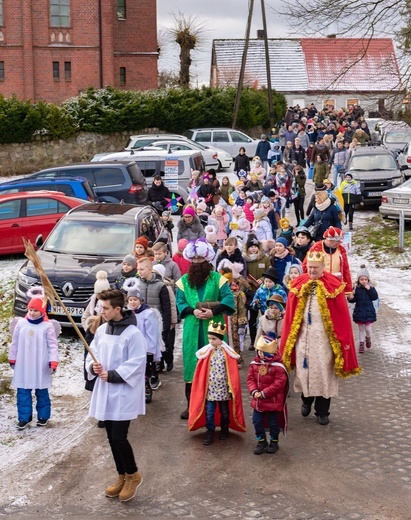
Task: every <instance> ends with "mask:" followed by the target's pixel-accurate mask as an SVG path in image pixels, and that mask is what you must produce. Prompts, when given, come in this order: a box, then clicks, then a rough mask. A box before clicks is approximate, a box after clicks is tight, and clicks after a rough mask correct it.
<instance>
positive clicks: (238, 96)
mask: <svg viewBox="0 0 411 520" xmlns="http://www.w3.org/2000/svg"><path fill="white" fill-rule="evenodd" d="M253 10H254V0H250V9H249V11H248V20H247V29H246V36H245V43H244V50H243V58H242V60H241V69H240V76H239V78H238V85H237V94H236V97H235V102H234V115H233V124H232V125H231V127H232V128H235V125H236V124H237V117H238V108H239V106H240V99H241V93H242V90H243V83H244V73H245V65H246V63H247V53H248V44H249V42H250V30H251V20H252V18H253Z"/></svg>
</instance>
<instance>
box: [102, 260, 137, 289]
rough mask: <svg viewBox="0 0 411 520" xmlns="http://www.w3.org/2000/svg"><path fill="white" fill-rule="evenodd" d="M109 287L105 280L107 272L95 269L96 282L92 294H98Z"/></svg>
mask: <svg viewBox="0 0 411 520" xmlns="http://www.w3.org/2000/svg"><path fill="white" fill-rule="evenodd" d="M130 256H131V255H130ZM109 289H110V284H109V282H108V280H107V273H106V272H105V271H97V274H96V282H95V283H94V294H99V293H101V292H102V291H108V290H109Z"/></svg>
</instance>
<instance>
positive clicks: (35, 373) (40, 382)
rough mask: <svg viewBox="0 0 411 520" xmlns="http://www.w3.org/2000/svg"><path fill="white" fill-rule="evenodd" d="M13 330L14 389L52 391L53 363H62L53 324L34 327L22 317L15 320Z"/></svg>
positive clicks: (46, 322)
mask: <svg viewBox="0 0 411 520" xmlns="http://www.w3.org/2000/svg"><path fill="white" fill-rule="evenodd" d="M14 323H15V326H14ZM13 327H14V329H13ZM11 330H12V334H13V336H12V340H11V346H10V352H9V359H10V360H13V361H14V360H15V361H16V365H15V367H14V373H13V382H12V385H13V387H14V388H24V389H27V390H33V389H39V390H41V389H44V388H50V387H51V383H52V375H51V374H50V367H49V362H50V361H58V360H59V351H58V344H57V336H56V332H55V328H54V326H53V324H52V323H51V322H50V321H42V322H41V323H37V324H34V323H30V322H29V321H28V320H27V319H25V318H18V319H17V320H13V323H12V326H11Z"/></svg>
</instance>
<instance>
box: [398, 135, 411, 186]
mask: <svg viewBox="0 0 411 520" xmlns="http://www.w3.org/2000/svg"><path fill="white" fill-rule="evenodd" d="M397 161H398V165H399V166H405V168H404V170H403V171H404V176H405V177H407V178H408V177H411V141H409V142H408V143H407V144H406V145H405V146H404V148H403V149H402V150H401V152H400V153H399V154H398V157H397Z"/></svg>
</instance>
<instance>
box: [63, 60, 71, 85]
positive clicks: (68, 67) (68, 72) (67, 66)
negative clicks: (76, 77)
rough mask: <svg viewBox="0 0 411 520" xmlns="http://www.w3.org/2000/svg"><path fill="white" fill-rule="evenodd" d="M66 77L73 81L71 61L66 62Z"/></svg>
mask: <svg viewBox="0 0 411 520" xmlns="http://www.w3.org/2000/svg"><path fill="white" fill-rule="evenodd" d="M64 79H65V80H66V81H71V61H65V62H64Z"/></svg>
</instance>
